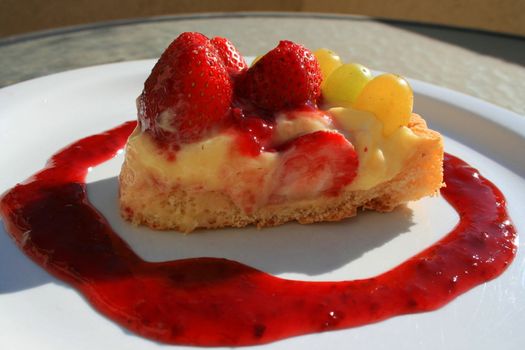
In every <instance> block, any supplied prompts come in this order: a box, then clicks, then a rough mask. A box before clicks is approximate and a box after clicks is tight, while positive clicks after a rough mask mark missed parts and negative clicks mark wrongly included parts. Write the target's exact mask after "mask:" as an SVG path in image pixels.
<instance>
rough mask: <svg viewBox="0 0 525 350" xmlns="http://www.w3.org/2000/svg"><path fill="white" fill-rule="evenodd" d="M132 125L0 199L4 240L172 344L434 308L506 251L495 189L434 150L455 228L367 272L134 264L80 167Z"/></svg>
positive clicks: (507, 257)
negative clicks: (317, 275) (334, 277)
mask: <svg viewBox="0 0 525 350" xmlns="http://www.w3.org/2000/svg"><path fill="white" fill-rule="evenodd" d="M134 126H135V123H134V122H129V123H126V124H124V125H122V126H120V127H118V128H116V129H113V130H109V131H107V132H105V133H102V134H99V135H95V136H91V137H88V138H85V139H82V140H80V141H78V142H76V143H74V144H72V145H71V146H69V147H67V148H65V149H63V150H62V151H60V152H59V153H57V154H56V155H54V156H53V157H52V158H51V160H50V162H49V163H48V165H47V167H46V168H45V169H43V170H42V171H40V172H39V173H37V174H36V175H35V176H33V177H32V178H30V179H28V180H27V181H26V182H24V183H22V184H19V185H17V186H15V187H14V188H13V189H11V190H9V191H8V192H6V193H5V194H4V195H3V197H2V198H1V202H0V209H1V214H2V216H3V220H4V224H5V225H6V228H7V231H8V232H9V234H10V235H11V237H12V238H13V239H14V240H15V242H16V243H17V244H18V246H19V247H20V249H22V250H23V251H24V252H25V253H26V254H27V255H28V256H29V257H31V258H32V259H33V260H34V261H35V262H36V263H37V264H39V265H40V266H42V267H43V268H45V269H46V270H47V271H48V272H49V273H51V274H53V275H54V276H56V277H57V278H60V279H62V280H64V281H65V282H67V283H70V284H71V285H72V286H73V287H75V288H76V289H78V290H79V291H80V292H81V293H83V294H84V295H85V297H86V298H87V299H88V300H89V302H90V303H91V304H92V305H93V306H94V307H95V308H96V309H97V310H98V311H100V312H101V313H103V314H104V315H106V316H107V317H108V318H110V319H112V320H114V321H115V322H117V323H119V324H120V325H121V326H122V327H125V328H127V329H129V330H131V331H133V332H135V333H137V334H140V335H142V336H144V337H147V338H150V339H153V340H157V341H161V342H166V343H174V344H191V345H204V346H208V345H211V346H214V345H222V346H228V345H252V344H260V343H266V342H271V341H275V340H278V339H282V338H286V337H290V336H294V335H299V334H305V333H313V332H322V331H326V330H332V329H341V328H347V327H354V326H359V325H364V324H367V323H371V322H377V321H380V320H384V319H386V318H389V317H392V316H396V315H400V314H406V313H415V312H421V311H429V310H434V309H436V308H439V307H441V306H443V305H444V304H446V303H447V302H449V301H451V300H452V299H454V298H455V297H457V296H458V295H460V294H461V293H463V292H465V291H467V290H469V289H471V288H473V287H475V286H476V285H478V284H480V283H483V282H486V281H488V280H490V279H492V278H495V277H497V276H498V275H500V274H501V273H502V272H503V271H504V270H505V269H506V267H507V266H508V265H509V264H510V263H511V262H512V260H513V258H514V256H515V253H516V238H517V235H516V232H515V229H514V227H513V226H512V225H511V223H510V219H509V217H508V215H507V212H506V209H505V199H504V197H503V195H502V193H501V192H500V191H499V190H498V189H497V188H496V187H495V186H494V185H493V184H492V183H491V182H490V181H488V180H487V179H485V178H483V177H482V176H481V175H480V174H479V173H478V171H477V170H476V169H474V168H472V167H470V166H469V165H468V164H466V163H465V162H463V161H462V160H460V159H458V158H456V157H454V156H451V155H446V157H445V181H446V183H447V187H446V188H444V189H442V194H443V196H444V197H445V198H446V199H447V200H448V201H449V203H450V204H451V205H452V206H453V207H454V208H455V209H456V210H457V211H458V213H459V215H460V222H459V224H458V225H457V226H456V227H455V228H454V229H453V230H452V231H451V232H450V233H449V234H448V235H447V236H446V237H445V238H443V239H442V240H440V241H439V242H437V243H436V244H434V245H432V246H430V247H428V248H427V249H425V250H424V251H422V252H421V253H419V254H417V255H416V256H414V257H412V258H410V259H408V260H407V261H405V262H404V263H402V264H401V265H399V266H397V267H395V268H394V269H392V270H390V271H388V272H385V273H383V274H381V275H378V276H375V277H373V278H368V279H364V280H355V281H340V282H306V281H291V280H285V279H281V278H277V277H274V276H271V275H268V274H266V273H264V272H262V271H258V270H256V269H254V268H251V267H249V266H246V265H243V264H241V263H238V262H235V261H230V260H226V259H217V258H195V259H185V260H176V261H168V262H162V263H150V262H146V261H143V260H142V259H140V258H139V257H138V256H137V255H136V254H135V253H134V252H133V251H132V250H131V249H130V248H129V247H128V246H127V245H126V243H125V242H124V241H122V240H121V239H120V237H119V236H118V235H117V234H116V233H114V232H113V231H112V229H111V227H110V226H109V224H108V222H107V221H106V219H105V218H104V217H103V216H102V215H101V214H100V213H99V212H98V211H97V210H96V209H95V208H94V207H93V206H92V205H91V204H90V203H89V201H88V199H87V196H86V185H85V182H84V179H85V176H86V174H87V169H88V167H90V166H95V165H97V164H100V163H102V162H104V161H106V160H108V159H110V158H111V157H113V156H114V155H115V154H116V152H117V150H119V149H120V148H122V147H123V146H124V144H125V142H126V138H127V136H128V135H129V134H130V133H131V131H132V130H133V128H134Z"/></svg>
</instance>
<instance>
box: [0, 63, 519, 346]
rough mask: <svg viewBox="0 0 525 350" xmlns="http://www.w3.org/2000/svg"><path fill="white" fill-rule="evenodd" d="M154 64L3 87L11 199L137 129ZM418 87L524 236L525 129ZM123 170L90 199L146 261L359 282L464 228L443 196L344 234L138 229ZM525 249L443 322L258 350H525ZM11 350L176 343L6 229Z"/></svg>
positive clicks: (0, 132)
mask: <svg viewBox="0 0 525 350" xmlns="http://www.w3.org/2000/svg"><path fill="white" fill-rule="evenodd" d="M153 63H154V61H152V60H147V61H136V62H126V63H117V64H110V65H104V66H97V67H91V68H85V69H80V70H75V71H70V72H65V73H60V74H55V75H51V76H48V77H44V78H40V79H35V80H31V81H27V82H24V83H20V84H17V85H14V86H11V87H8V88H5V89H2V90H0V140H1V141H2V142H1V145H2V147H3V148H2V151H1V152H0V169H1V174H2V176H0V191H1V192H3V191H5V190H6V189H8V188H10V187H11V186H13V185H14V184H16V183H17V182H20V181H22V180H24V179H25V178H27V177H28V176H30V175H31V174H32V173H34V172H35V171H37V170H39V169H40V168H41V167H42V166H43V165H44V163H45V161H46V159H47V158H48V157H49V156H50V155H51V154H52V153H54V152H55V151H57V150H58V149H59V148H61V147H64V146H65V145H67V144H69V143H70V142H72V141H75V140H77V139H79V138H82V137H84V136H87V135H91V134H94V133H97V132H101V131H103V130H106V129H109V128H112V127H114V126H116V125H118V124H120V123H121V122H123V121H126V120H130V119H134V118H135V104H134V100H135V97H136V96H137V95H138V94H139V92H140V91H141V88H142V84H143V81H144V79H145V78H146V76H147V75H148V73H149V71H150V69H151V67H152V65H153ZM411 83H412V86H413V88H414V90H415V92H416V106H415V110H416V111H417V112H419V113H421V114H423V115H424V116H425V118H426V119H427V121H428V122H429V124H430V125H431V126H432V127H433V128H435V129H437V130H439V131H441V132H442V133H443V134H444V135H445V136H446V150H447V151H448V152H450V153H452V154H455V155H458V156H460V157H461V158H463V159H465V160H467V161H468V162H469V163H471V164H472V165H474V166H475V167H477V168H478V169H480V170H481V172H482V173H483V174H484V175H485V176H486V177H488V178H489V179H491V180H492V181H493V182H495V183H496V185H497V186H498V187H499V188H500V189H501V190H502V191H503V193H504V194H505V195H506V197H507V199H508V207H509V211H510V214H511V217H512V218H513V219H514V224H515V225H516V227H517V229H518V232H523V231H524V229H525V216H524V215H523V213H524V212H525V156H523V150H524V149H525V118H524V117H521V116H518V115H516V114H514V113H511V112H509V111H506V110H503V109H501V108H499V107H496V106H493V105H490V104H488V103H486V102H483V101H480V100H477V99H475V98H472V97H469V96H465V95H462V94H459V93H457V92H453V91H450V90H446V89H443V88H438V87H435V86H432V85H429V84H425V83H421V82H418V81H411ZM121 161H122V158H121V157H117V158H116V159H115V160H112V161H110V162H108V163H106V164H104V165H102V166H100V167H97V168H96V169H94V171H93V172H92V173H90V176H89V181H90V185H89V187H88V190H89V195H90V198H91V200H92V201H93V203H94V204H95V205H96V206H97V207H98V208H99V209H100V210H101V211H102V212H103V213H104V214H105V215H106V216H107V217H108V219H109V220H110V222H111V223H112V224H113V226H114V228H115V229H116V231H117V232H119V234H121V235H122V236H123V237H124V239H125V240H126V241H128V243H129V244H130V245H131V246H132V247H133V249H135V251H136V252H137V253H138V254H140V255H141V256H142V257H143V258H144V259H147V260H157V261H158V260H166V259H178V258H182V257H196V256H217V257H226V258H230V259H234V260H238V261H240V262H243V263H246V264H248V265H251V266H254V267H257V268H260V269H263V270H265V271H267V272H269V273H272V274H275V275H278V276H283V277H286V278H297V279H306V280H343V279H354V278H362V277H369V276H373V275H375V274H378V273H381V272H383V271H386V270H388V269H390V268H392V267H394V266H396V265H397V264H398V263H400V262H402V261H403V260H405V259H406V258H408V257H410V256H411V255H413V254H415V253H417V252H418V251H420V250H422V249H423V248H424V247H426V246H428V245H430V244H432V243H433V242H435V241H436V240H438V239H439V238H441V237H442V236H443V235H444V234H446V233H447V232H448V230H449V229H451V228H452V227H453V226H454V224H455V223H456V220H457V215H456V214H455V212H454V211H453V210H452V209H451V208H450V207H449V206H448V204H447V203H446V202H445V201H444V200H443V199H441V198H433V199H424V200H422V201H419V202H416V203H412V204H410V205H409V209H404V210H397V211H395V212H394V213H391V214H386V215H385V214H376V213H364V214H361V215H359V216H358V217H357V218H354V219H351V220H347V221H344V222H342V223H336V224H319V225H312V226H300V225H296V224H290V225H285V226H282V227H278V228H273V229H265V230H263V231H257V230H254V229H243V230H222V231H220V232H208V233H202V234H199V235H189V236H183V235H180V234H176V233H174V234H165V233H158V232H152V231H149V230H146V229H143V228H133V227H130V226H129V225H128V224H127V223H124V222H123V221H122V220H121V219H120V217H119V216H118V214H117V212H116V191H117V187H116V181H115V176H116V174H117V173H118V169H119V165H120V163H121ZM410 214H412V215H410ZM0 226H2V225H0ZM349 231H351V232H349ZM520 248H523V245H520ZM522 250H523V249H519V252H518V256H517V258H516V260H515V261H514V263H513V264H512V265H511V266H510V268H509V269H508V270H507V271H506V272H505V273H504V274H503V275H502V276H500V277H499V278H497V279H496V280H493V281H491V282H489V283H486V284H483V285H480V286H478V287H476V288H474V289H473V290H471V291H469V292H467V293H466V294H464V295H462V296H460V297H458V298H457V299H455V300H454V301H453V302H451V303H450V304H448V305H446V306H445V307H443V308H441V309H439V310H437V311H434V312H428V313H421V314H413V315H405V316H400V317H395V318H392V319H389V320H387V321H384V322H380V323H376V324H372V325H368V326H364V327H359V328H354V329H348V330H342V331H336V332H327V333H322V334H311V335H306V336H301V337H295V338H290V339H286V340H282V341H279V342H275V343H271V344H268V345H265V346H261V347H258V349H289V348H299V347H300V348H301V349H321V348H330V349H349V348H352V349H361V348H366V349H383V348H385V347H387V346H388V348H391V349H450V348H453V349H460V348H461V349H463V348H472V349H473V348H477V349H494V348H501V349H518V348H520V345H521V346H522V345H523V344H525V332H523V325H524V324H525V276H524V264H525V259H524V254H523V251H522ZM0 347H1V348H3V349H36V348H38V349H54V350H58V349H72V348H74V349H89V350H92V349H97V348H103V349H106V348H108V349H158V348H164V347H165V346H164V345H161V344H157V343H155V342H152V341H149V340H146V339H143V338H141V337H138V336H135V335H134V334H130V333H129V332H127V331H126V330H124V329H122V328H120V327H119V326H118V325H116V324H115V323H113V322H111V321H109V320H108V319H106V318H104V317H102V316H101V315H99V314H98V313H97V312H95V311H94V310H93V309H92V308H91V307H90V306H89V304H88V303H87V302H86V301H85V300H84V299H83V298H82V296H80V295H79V294H78V293H77V292H76V291H75V290H74V289H72V288H70V287H69V286H67V285H64V284H63V283H61V282H60V281H58V280H56V279H55V278H53V277H51V276H49V275H48V274H47V273H46V272H45V271H43V270H42V269H40V268H39V267H38V266H36V265H35V264H33V263H32V262H31V261H29V260H28V259H27V258H26V257H25V256H24V255H23V254H22V253H21V252H20V251H19V250H18V248H17V247H16V246H15V245H14V244H13V243H12V242H11V240H10V239H9V238H8V236H7V234H6V233H5V230H4V228H3V227H0ZM174 348H177V347H174ZM178 348H184V347H178Z"/></svg>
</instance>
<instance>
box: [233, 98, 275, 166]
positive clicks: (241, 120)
mask: <svg viewBox="0 0 525 350" xmlns="http://www.w3.org/2000/svg"><path fill="white" fill-rule="evenodd" d="M232 115H233V120H234V121H235V129H234V132H235V135H236V138H237V147H238V151H239V152H240V153H241V154H243V155H245V156H252V157H256V156H258V155H259V154H260V153H261V152H262V151H265V150H266V151H267V150H269V149H268V148H269V146H270V143H271V140H272V136H273V127H274V121H273V120H266V119H264V118H261V117H260V116H258V115H256V114H253V113H251V114H250V113H249V112H248V113H245V111H243V110H242V109H240V108H234V109H233V111H232Z"/></svg>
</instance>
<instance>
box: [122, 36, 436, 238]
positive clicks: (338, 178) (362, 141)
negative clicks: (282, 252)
mask: <svg viewBox="0 0 525 350" xmlns="http://www.w3.org/2000/svg"><path fill="white" fill-rule="evenodd" d="M412 99H413V94H412V90H411V89H410V86H409V85H408V83H407V82H406V81H405V80H404V79H403V78H401V77H399V76H395V75H392V74H383V75H379V76H376V77H372V75H371V73H370V71H369V70H368V69H366V68H365V67H363V66H361V65H358V64H352V63H349V64H343V63H342V62H341V60H340V59H339V57H337V55H335V54H334V53H333V52H331V51H329V50H326V49H321V50H318V51H316V53H315V54H313V53H311V52H310V51H309V50H307V49H306V48H304V47H303V46H301V45H298V44H295V43H293V42H290V41H281V42H280V43H279V45H278V46H277V47H276V48H274V49H273V50H271V51H270V52H268V53H267V54H266V55H264V56H262V57H261V58H259V59H258V60H256V62H255V63H254V64H253V65H252V66H251V67H248V66H247V64H246V62H245V60H244V58H243V57H242V56H241V55H240V54H239V52H238V51H237V50H236V49H235V47H234V46H233V44H232V43H231V42H229V41H228V40H227V39H224V38H213V39H209V38H207V37H205V36H204V35H202V34H199V33H183V34H182V35H180V36H179V37H178V38H177V39H176V40H174V41H173V42H172V43H171V45H170V46H169V47H168V48H167V49H166V51H165V52H164V53H163V54H162V56H161V57H160V59H159V61H158V62H157V64H156V65H155V67H154V68H153V70H152V72H151V75H150V76H149V77H148V79H147V80H146V82H145V84H144V91H143V92H142V94H141V95H140V96H139V98H138V99H137V106H138V125H137V128H136V129H135V131H134V132H133V134H132V135H131V136H130V138H129V140H128V143H127V146H126V158H125V161H124V164H123V166H122V171H121V174H120V208H121V213H122V216H123V217H124V218H126V219H127V220H129V221H131V222H132V223H134V224H144V225H147V226H150V227H152V228H155V229H176V230H179V231H183V232H191V231H193V230H194V229H197V228H218V227H226V226H233V227H242V226H246V225H249V224H254V225H257V226H258V227H264V226H274V225H279V224H283V223H285V222H288V221H298V222H300V223H313V222H319V221H334V220H341V219H343V218H346V217H350V216H353V215H355V214H356V212H357V209H358V208H366V209H374V210H378V211H390V210H392V209H393V208H395V207H396V206H398V205H400V204H402V203H405V202H407V201H410V200H416V199H419V198H421V197H423V196H426V195H432V194H434V193H436V191H437V190H438V189H439V188H440V187H441V185H442V160H443V145H442V138H441V136H440V135H439V134H438V133H437V132H435V131H432V130H430V129H428V128H427V126H426V124H425V121H424V120H423V119H422V118H421V117H419V116H417V115H416V114H413V113H412Z"/></svg>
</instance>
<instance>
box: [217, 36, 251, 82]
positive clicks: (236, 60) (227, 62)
mask: <svg viewBox="0 0 525 350" xmlns="http://www.w3.org/2000/svg"><path fill="white" fill-rule="evenodd" d="M211 43H212V44H213V46H215V48H216V49H217V52H218V53H219V56H220V57H221V59H222V62H223V63H224V66H225V67H226V70H227V71H228V73H229V74H230V76H232V77H236V76H237V75H239V74H241V73H242V72H244V71H246V70H247V69H248V65H247V64H246V61H245V60H244V57H242V55H241V54H240V53H239V51H238V50H237V49H236V48H235V46H233V43H232V42H231V41H229V40H228V39H226V38H221V37H219V36H216V37H215V38H213V39H211Z"/></svg>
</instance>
